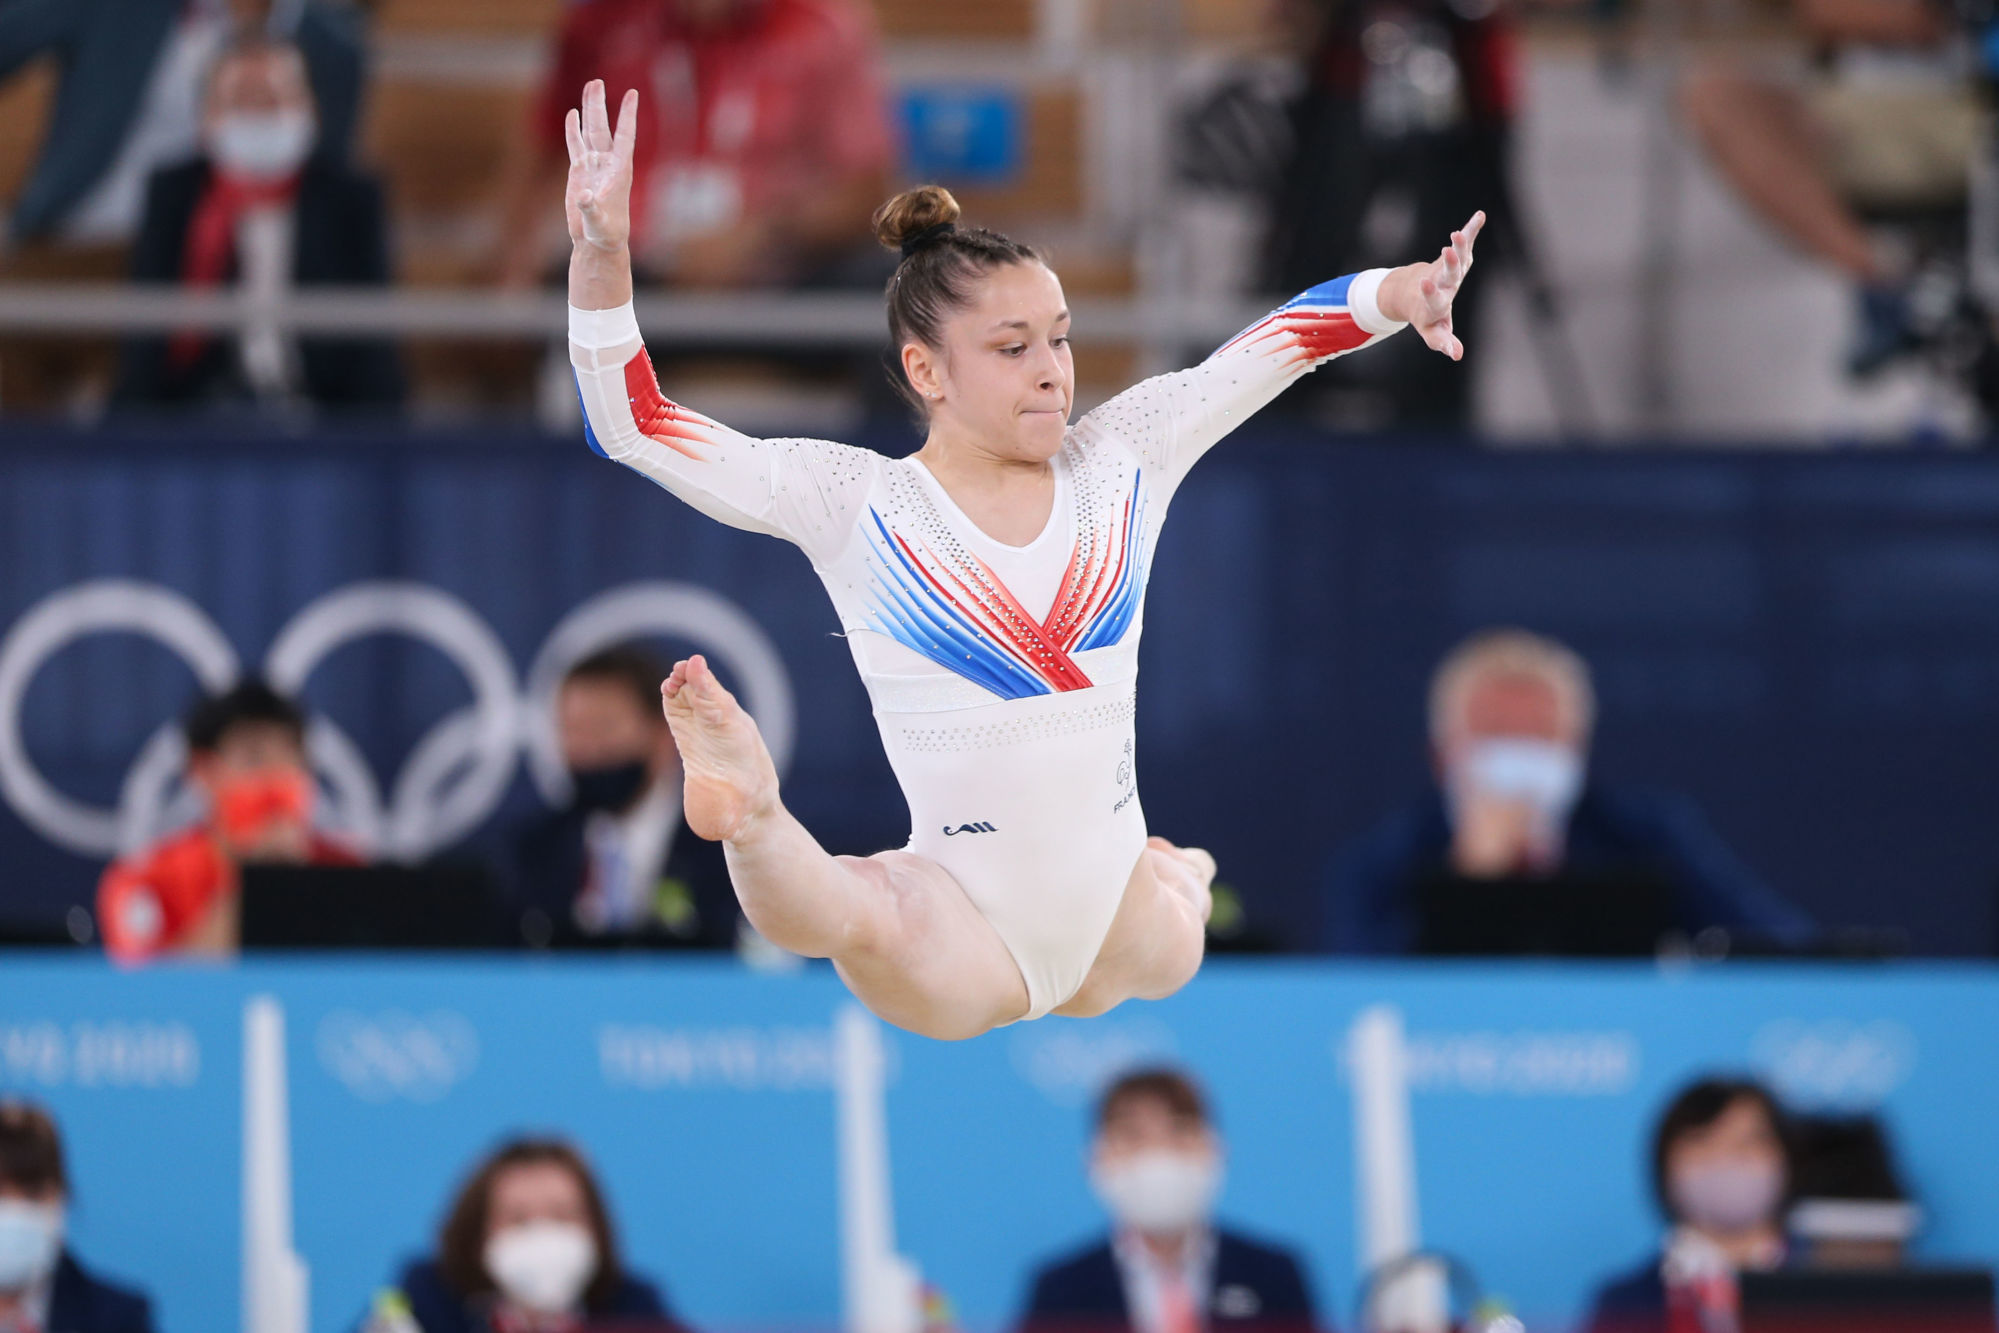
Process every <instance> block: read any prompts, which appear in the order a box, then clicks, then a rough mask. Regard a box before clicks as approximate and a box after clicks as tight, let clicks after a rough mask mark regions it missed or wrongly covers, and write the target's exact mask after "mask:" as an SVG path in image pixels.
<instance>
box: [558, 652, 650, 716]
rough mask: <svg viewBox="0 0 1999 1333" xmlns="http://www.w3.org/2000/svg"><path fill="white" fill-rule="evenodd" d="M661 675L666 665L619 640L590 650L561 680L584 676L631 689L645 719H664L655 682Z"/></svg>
mask: <svg viewBox="0 0 1999 1333" xmlns="http://www.w3.org/2000/svg"><path fill="white" fill-rule="evenodd" d="M665 679H666V667H665V665H664V664H663V663H662V662H661V661H660V660H659V659H658V658H657V657H654V656H653V655H652V654H651V653H649V652H647V651H646V650H645V649H644V648H641V647H639V646H638V645H637V644H632V643H621V644H619V645H617V646H616V647H614V648H605V649H603V650H602V651H600V652H595V653H592V654H590V655H589V656H588V657H586V658H584V659H583V660H582V661H580V662H578V663H577V664H576V665H575V666H573V667H571V668H569V673H568V674H567V675H565V676H564V677H563V678H562V683H563V684H564V685H567V684H569V683H570V682H571V681H584V680H588V681H601V682H603V683H604V684H607V685H617V686H621V687H623V688H624V689H625V690H627V691H629V692H630V693H631V696H632V698H633V700H634V701H635V702H637V704H638V706H639V712H640V714H641V715H642V716H644V717H645V719H646V720H647V721H649V722H664V721H665V717H664V715H663V714H662V713H661V712H660V711H659V686H660V682H661V681H664V680H665Z"/></svg>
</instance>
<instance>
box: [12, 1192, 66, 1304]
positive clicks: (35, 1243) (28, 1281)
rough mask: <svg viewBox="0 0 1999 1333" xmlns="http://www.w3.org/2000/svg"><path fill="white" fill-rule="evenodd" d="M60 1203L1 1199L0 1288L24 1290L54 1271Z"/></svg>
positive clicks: (59, 1241)
mask: <svg viewBox="0 0 1999 1333" xmlns="http://www.w3.org/2000/svg"><path fill="white" fill-rule="evenodd" d="M61 1253H62V1205H61V1204H59V1203H29V1202H28V1201H26V1200H25V1199H0V1292H15V1291H25V1290H27V1289H28V1288H29V1287H32V1286H34V1285H35V1284H36V1283H37V1282H40V1281H41V1280H42V1279H43V1278H45V1277H47V1276H48V1275H49V1274H51V1273H53V1272H55V1268H56V1258H57V1256H59V1255H60V1254H61Z"/></svg>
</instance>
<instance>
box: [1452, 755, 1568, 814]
mask: <svg viewBox="0 0 1999 1333" xmlns="http://www.w3.org/2000/svg"><path fill="white" fill-rule="evenodd" d="M1452 778H1453V780H1452V783H1451V786H1452V789H1453V791H1452V795H1453V796H1454V798H1455V799H1457V800H1463V799H1464V798H1465V797H1467V796H1470V795H1474V794H1475V795H1478V796H1482V797H1488V798H1491V799H1494V800H1502V801H1519V802H1522V803H1523V804H1525V805H1528V806H1530V807H1532V808H1533V810H1534V812H1535V813H1536V814H1537V815H1539V816H1540V817H1541V818H1542V819H1544V820H1546V821H1547V822H1548V823H1549V824H1550V825H1559V824H1562V823H1565V822H1566V821H1567V820H1568V817H1569V811H1570V810H1572V809H1574V808H1575V804H1576V798H1577V797H1578V796H1580V795H1581V794H1582V789H1583V761H1582V756H1581V755H1579V754H1577V753H1576V752H1575V751H1574V750H1572V749H1570V748H1569V747H1568V746H1566V745H1559V744H1557V743H1555V742H1554V741H1543V740H1532V739H1528V738H1525V737H1514V736H1508V737H1494V738H1492V739H1489V740H1482V741H1476V742H1474V743H1473V744H1472V745H1471V746H1470V747H1469V749H1468V750H1467V751H1466V753H1465V756H1464V758H1463V759H1462V760H1460V761H1459V765H1458V771H1457V772H1456V773H1455V774H1453V775H1452Z"/></svg>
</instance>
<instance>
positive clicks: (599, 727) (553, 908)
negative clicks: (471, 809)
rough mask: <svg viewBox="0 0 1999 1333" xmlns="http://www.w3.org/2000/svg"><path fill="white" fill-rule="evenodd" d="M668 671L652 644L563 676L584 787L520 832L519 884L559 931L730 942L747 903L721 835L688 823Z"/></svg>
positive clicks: (563, 735)
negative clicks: (664, 696) (666, 704)
mask: <svg viewBox="0 0 1999 1333" xmlns="http://www.w3.org/2000/svg"><path fill="white" fill-rule="evenodd" d="M666 675H667V673H666V668H665V667H664V665H663V664H661V663H660V662H658V661H656V660H655V659H654V658H652V657H651V656H650V655H649V654H647V653H646V652H644V651H643V650H641V649H638V648H633V647H619V648H610V649H606V650H605V651H603V652H600V653H597V654H594V655H593V656H590V657H587V658H585V659H584V660H582V661H581V662H578V663H577V664H576V665H575V666H573V667H571V668H570V670H569V674H568V675H567V676H565V677H564V678H563V681H562V686H561V688H560V689H559V690H558V691H557V692H556V696H555V728H556V737H557V740H558V742H559V743H560V745H561V747H562V761H563V763H564V764H565V765H567V766H568V769H569V778H570V782H571V784H572V786H573V788H574V791H575V794H574V795H573V796H572V797H571V798H570V802H569V804H568V806H567V807H565V808H564V809H561V810H558V811H554V812H552V813H550V814H547V815H544V816H542V817H540V818H538V819H536V820H535V821H533V822H532V823H531V824H529V825H528V826H527V827H526V828H524V829H523V830H521V832H520V833H519V834H518V835H517V837H516V841H515V866H516V871H515V884H516V892H517V893H518V895H519V897H520V899H521V904H520V905H521V906H522V907H523V908H524V909H526V910H528V911H533V912H539V913H541V914H543V915H544V916H545V917H546V918H547V920H548V922H549V924H550V925H551V926H552V927H553V928H554V929H555V930H556V931H557V932H559V933H566V932H569V931H574V930H581V931H582V932H583V933H584V934H586V935H597V936H604V935H622V936H645V937H648V938H650V939H653V940H655V941H657V942H660V943H665V944H682V945H686V946H689V947H694V948H705V949H730V948H734V947H735V945H736V943H737V922H738V920H739V919H740V915H741V914H740V911H739V909H738V908H737V906H736V893H735V890H734V889H733V888H731V887H730V884H729V867H728V864H727V862H726V861H725V860H724V859H723V853H722V845H721V844H720V843H715V842H709V841H707V840H706V839H704V838H699V837H696V836H695V835H694V834H693V833H691V832H689V831H688V829H687V827H686V826H685V824H683V823H682V822H681V817H680V786H681V774H680V754H679V751H677V750H675V749H674V746H673V733H672V732H671V731H670V730H668V729H667V725H666V715H665V713H664V712H663V711H662V710H661V706H660V695H659V687H660V683H661V682H662V681H664V680H665V679H666Z"/></svg>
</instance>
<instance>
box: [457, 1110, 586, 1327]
mask: <svg viewBox="0 0 1999 1333" xmlns="http://www.w3.org/2000/svg"><path fill="white" fill-rule="evenodd" d="M544 1165H553V1166H559V1167H562V1168H564V1169H565V1170H567V1171H568V1172H569V1174H571V1175H572V1176H575V1177H576V1183H577V1185H578V1187H580V1188H581V1189H582V1191H583V1208H584V1211H585V1212H587V1213H588V1214H589V1215H590V1232H591V1236H592V1237H593V1238H594V1239H595V1240H596V1242H597V1272H596V1274H595V1275H594V1276H592V1277H591V1279H590V1285H589V1286H587V1287H585V1288H584V1289H583V1307H584V1309H586V1310H588V1311H590V1312H591V1313H593V1314H601V1313H603V1312H604V1311H605V1310H606V1309H607V1308H609V1305H610V1302H611V1299H612V1298H613V1297H614V1296H615V1295H616V1294H617V1291H618V1287H619V1284H620V1283H622V1282H623V1280H624V1275H623V1273H622V1272H621V1271H620V1270H619V1267H618V1246H617V1238H616V1237H615V1236H613V1235H612V1233H611V1215H610V1212H609V1211H608V1210H607V1209H606V1208H605V1207H604V1195H603V1192H602V1191H600V1190H599V1189H598V1188H597V1178H596V1177H595V1176H593V1175H592V1174H591V1173H590V1166H589V1163H587V1162H585V1161H584V1160H583V1155H582V1154H581V1153H579V1152H577V1151H576V1149H574V1148H572V1147H570V1146H569V1145H568V1144H567V1143H564V1142H562V1141H561V1140H560V1139H532V1138H520V1139H511V1140H509V1141H507V1142H506V1143H503V1144H501V1145H500V1146H499V1147H498V1148H497V1149H495V1150H494V1151H493V1152H492V1153H491V1154H490V1155H488V1156H487V1158H486V1159H485V1160H484V1161H483V1162H481V1163H479V1166H478V1168H477V1169H476V1170H474V1171H473V1172H472V1175H471V1177H470V1178H469V1179H467V1180H466V1182H465V1183H464V1184H463V1185H461V1186H460V1187H459V1189H458V1197H457V1198H456V1199H454V1200H452V1203H451V1212H450V1214H449V1215H448V1216H447V1217H446V1218H445V1219H444V1228H443V1230H441V1231H440V1232H438V1236H437V1266H438V1268H439V1270H440V1271H441V1272H442V1273H443V1275H444V1281H445V1284H446V1285H447V1286H449V1287H450V1288H451V1289H452V1290H453V1291H455V1292H457V1293H458V1295H459V1296H460V1297H461V1298H468V1299H469V1298H471V1297H475V1296H491V1295H493V1294H494V1293H495V1292H496V1291H497V1290H498V1288H497V1287H496V1286H495V1285H494V1283H493V1275H492V1274H491V1273H488V1272H487V1271H486V1224H487V1221H488V1219H489V1218H490V1216H491V1214H492V1210H493V1182H494V1181H495V1180H497V1179H498V1178H499V1175H500V1173H501V1172H502V1171H505V1170H507V1169H508V1168H510V1167H516V1166H544Z"/></svg>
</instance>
